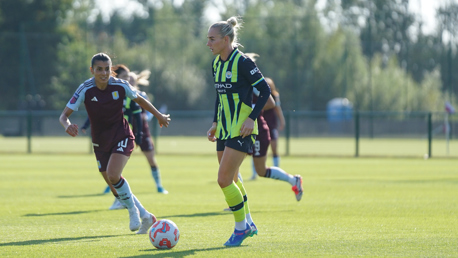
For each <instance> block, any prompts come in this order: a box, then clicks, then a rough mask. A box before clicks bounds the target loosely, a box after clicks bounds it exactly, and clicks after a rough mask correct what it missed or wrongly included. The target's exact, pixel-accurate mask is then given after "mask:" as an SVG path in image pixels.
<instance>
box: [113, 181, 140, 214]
mask: <svg viewBox="0 0 458 258" xmlns="http://www.w3.org/2000/svg"><path fill="white" fill-rule="evenodd" d="M113 186H114V188H116V192H118V196H119V198H118V200H119V201H120V202H121V203H123V204H124V205H125V206H126V207H127V209H131V208H132V207H134V206H135V202H134V200H133V199H132V191H131V190H130V187H129V183H127V180H126V179H124V178H123V177H121V180H119V182H118V183H116V184H114V185H113Z"/></svg>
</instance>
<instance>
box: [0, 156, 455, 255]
mask: <svg viewBox="0 0 458 258" xmlns="http://www.w3.org/2000/svg"><path fill="white" fill-rule="evenodd" d="M157 159H158V163H159V165H160V169H161V173H162V179H163V185H164V186H165V188H166V189H167V190H169V192H170V194H168V195H161V194H158V193H157V192H156V189H155V184H154V182H153V179H152V177H151V175H150V172H149V170H148V167H147V163H146V160H145V159H144V157H143V156H141V154H139V153H138V150H136V151H135V152H134V154H133V156H132V157H131V159H130V161H129V163H128V165H127V167H126V168H125V170H124V176H125V177H126V178H127V180H128V181H129V183H130V186H131V188H132V190H133V192H134V193H135V194H136V195H137V197H138V198H139V200H140V201H141V202H142V203H143V205H144V206H145V207H146V208H147V209H148V210H149V211H151V212H153V213H154V214H155V215H156V216H157V217H158V219H162V218H164V219H165V218H166V219H171V220H173V221H174V222H175V223H176V224H177V225H178V227H179V229H180V232H181V238H180V241H179V243H178V245H177V246H176V247H175V248H173V249H172V250H157V249H155V248H154V247H153V246H152V245H151V243H150V242H149V240H148V237H147V235H136V234H134V233H132V232H130V231H129V228H128V223H129V222H128V214H127V211H126V210H116V211H110V210H108V207H109V206H110V205H111V203H112V201H113V197H112V196H111V195H103V194H102V191H103V189H104V188H105V184H104V182H103V179H102V177H101V176H100V175H99V173H98V171H97V169H96V162H95V158H94V156H93V155H92V154H12V155H10V154H0V173H1V181H0V186H1V187H0V196H1V199H0V200H1V201H0V207H1V208H0V222H1V223H0V232H1V233H0V234H1V238H0V256H1V257H152V256H155V257H310V256H318V257H336V256H338V257H355V256H362V257H374V256H375V257H409V256H410V257H432V256H434V257H457V256H458V244H457V243H458V219H457V218H458V198H457V196H458V195H457V193H458V172H457V167H458V160H456V159H429V160H423V159H412V158H410V159H402V158H397V159H389V158H382V159H378V158H358V159H357V158H322V157H319V158H314V157H305V158H304V157H283V158H282V160H281V167H282V168H283V169H284V170H286V171H287V172H289V173H291V174H301V175H302V176H303V178H304V188H305V193H304V196H303V199H302V201H301V202H297V201H296V200H295V197H294V194H293V192H292V191H291V186H290V185H289V184H287V183H285V182H282V181H275V180H271V179H265V178H258V179H257V180H255V181H250V180H249V176H250V174H251V161H250V160H249V158H247V159H246V160H245V161H244V163H243V166H242V175H243V176H244V178H245V187H246V189H247V191H248V198H249V204H250V209H251V213H252V216H253V218H254V220H255V222H256V224H257V226H258V228H259V234H258V235H257V236H254V237H252V238H248V239H246V240H245V241H244V242H243V244H242V246H240V247H236V248H225V247H224V246H223V243H224V242H225V241H226V240H227V239H228V238H229V236H230V234H231V232H232V230H233V227H234V221H233V216H232V214H231V213H229V212H224V211H223V209H224V208H225V207H226V203H225V201H224V197H223V194H222V192H221V190H220V189H219V187H218V185H217V183H216V177H217V176H216V174H217V167H218V165H217V160H216V155H214V154H213V155H189V154H188V155H185V154H175V155H168V154H167V155H165V154H159V155H158V157H157ZM270 163H271V160H270V159H269V164H270Z"/></svg>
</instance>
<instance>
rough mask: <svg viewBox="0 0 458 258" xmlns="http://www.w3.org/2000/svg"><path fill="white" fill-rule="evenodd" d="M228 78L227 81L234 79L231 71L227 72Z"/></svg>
mask: <svg viewBox="0 0 458 258" xmlns="http://www.w3.org/2000/svg"><path fill="white" fill-rule="evenodd" d="M226 78H227V79H230V78H232V73H231V71H227V72H226Z"/></svg>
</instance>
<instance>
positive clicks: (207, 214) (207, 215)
mask: <svg viewBox="0 0 458 258" xmlns="http://www.w3.org/2000/svg"><path fill="white" fill-rule="evenodd" d="M221 215H232V212H227V211H226V212H225V211H221V212H205V213H194V214H177V215H170V216H161V219H168V218H193V217H209V216H221Z"/></svg>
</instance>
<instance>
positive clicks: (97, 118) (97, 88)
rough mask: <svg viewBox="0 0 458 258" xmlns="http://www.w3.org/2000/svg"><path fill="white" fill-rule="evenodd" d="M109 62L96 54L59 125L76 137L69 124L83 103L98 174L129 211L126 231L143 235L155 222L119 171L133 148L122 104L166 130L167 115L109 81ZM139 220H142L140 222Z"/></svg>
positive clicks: (74, 127)
mask: <svg viewBox="0 0 458 258" xmlns="http://www.w3.org/2000/svg"><path fill="white" fill-rule="evenodd" d="M111 66H112V63H111V59H110V57H109V56H108V55H106V54H104V53H98V54H95V55H94V56H93V57H92V60H91V67H90V71H91V73H92V75H93V77H92V78H90V79H88V80H86V81H85V82H84V83H82V84H81V85H80V86H79V87H78V89H77V90H76V92H75V93H74V94H73V97H72V98H71V99H70V101H69V102H68V103H67V106H66V107H65V109H64V110H63V111H62V114H61V115H60V118H59V121H60V123H61V124H62V126H63V127H64V128H65V132H67V133H68V134H69V135H70V136H72V137H75V136H77V135H78V125H76V124H72V123H71V122H70V120H69V117H70V115H71V114H72V113H73V111H77V110H78V107H79V106H80V105H81V103H83V102H84V105H85V107H86V111H87V113H88V115H89V119H90V121H91V125H92V130H91V136H92V145H93V146H94V153H95V156H96V159H97V165H98V167H99V171H100V172H101V173H102V176H103V178H104V179H105V181H106V183H107V184H108V185H113V187H114V188H115V189H116V191H115V192H113V194H115V196H116V197H117V198H118V199H119V200H120V201H121V202H122V203H123V204H124V205H125V206H126V207H127V209H128V211H129V219H130V223H129V228H130V230H131V231H136V230H138V232H137V234H146V233H147V231H148V229H149V227H151V225H152V224H153V223H154V222H155V221H156V218H155V216H154V215H153V214H151V213H149V212H148V211H146V209H145V208H144V207H143V206H142V205H141V203H140V202H139V201H138V199H137V198H136V197H135V195H133V193H132V191H131V189H130V187H129V183H128V182H127V180H126V179H125V178H124V177H122V171H123V169H124V167H125V165H126V163H127V161H128V160H129V157H130V154H131V153H132V150H133V148H134V135H133V133H132V130H131V129H130V127H129V124H128V122H127V121H126V119H125V118H124V117H123V112H122V108H123V100H124V98H125V97H126V96H127V97H129V98H130V99H132V100H133V101H135V102H136V103H138V104H139V105H140V106H141V107H143V108H144V109H146V110H148V111H149V112H151V113H152V114H153V115H154V116H155V117H156V118H157V119H158V122H159V125H160V126H165V127H168V125H169V122H170V115H164V114H162V113H160V112H159V111H158V110H157V109H156V108H155V107H154V106H153V105H152V104H151V103H150V102H149V101H147V100H145V99H144V98H143V97H141V96H140V95H138V94H137V92H136V91H135V89H133V88H132V87H131V86H130V85H129V83H128V82H126V81H124V80H121V79H117V78H114V77H112V76H111V75H112V71H111ZM140 217H141V220H140Z"/></svg>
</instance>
